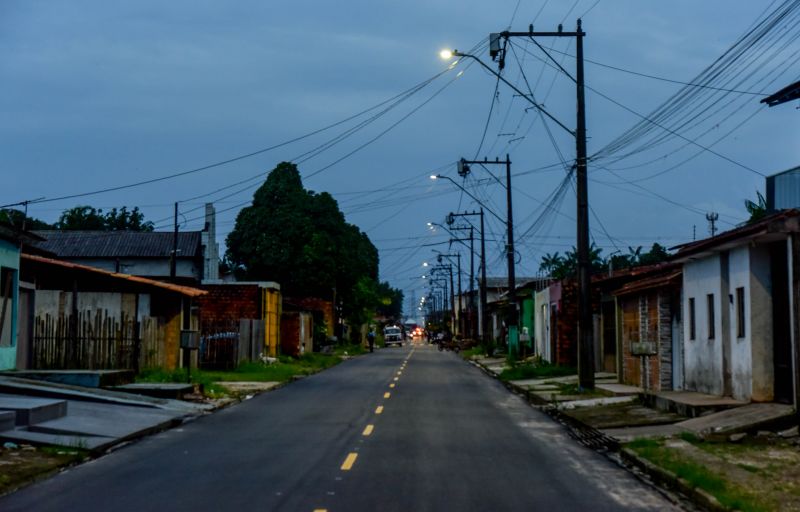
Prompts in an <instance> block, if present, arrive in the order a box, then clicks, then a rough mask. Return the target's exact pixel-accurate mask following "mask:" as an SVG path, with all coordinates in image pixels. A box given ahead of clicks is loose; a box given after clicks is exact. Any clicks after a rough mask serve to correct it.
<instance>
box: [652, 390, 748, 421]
mask: <svg viewBox="0 0 800 512" xmlns="http://www.w3.org/2000/svg"><path fill="white" fill-rule="evenodd" d="M641 396H642V401H643V402H644V403H645V404H646V405H648V406H649V407H654V408H656V409H659V410H661V411H667V412H674V413H675V414H679V415H681V416H685V417H687V418H699V417H700V416H705V415H706V414H712V413H715V412H719V411H724V410H726V409H732V408H734V407H741V406H743V405H747V402H743V401H741V400H735V399H733V398H730V397H727V396H716V395H708V394H706V393H697V392H695V391H662V392H661V393H656V394H643V395H641Z"/></svg>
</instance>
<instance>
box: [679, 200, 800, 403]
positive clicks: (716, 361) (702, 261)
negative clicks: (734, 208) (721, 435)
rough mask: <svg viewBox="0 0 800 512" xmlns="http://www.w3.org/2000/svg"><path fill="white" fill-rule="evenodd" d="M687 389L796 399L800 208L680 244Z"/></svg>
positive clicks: (761, 398)
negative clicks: (709, 236) (710, 236)
mask: <svg viewBox="0 0 800 512" xmlns="http://www.w3.org/2000/svg"><path fill="white" fill-rule="evenodd" d="M675 261H676V262H679V263H681V264H682V265H683V282H682V285H683V299H682V309H683V319H684V321H683V361H684V368H683V371H684V383H683V385H684V389H687V390H693V391H700V392H704V393H710V394H714V395H724V396H731V397H733V398H736V399H739V400H750V401H757V402H762V401H776V402H784V403H793V404H795V406H796V405H797V395H798V393H797V388H796V387H797V385H798V379H797V357H798V353H799V352H798V338H799V337H800V329H799V328H798V319H800V316H798V312H799V311H798V301H797V297H800V295H798V294H799V293H800V211H798V210H785V211H782V212H779V213H776V214H773V215H769V216H767V217H765V218H764V219H762V220H760V221H758V222H755V223H752V224H748V225H745V226H741V227H738V228H736V229H733V230H730V231H727V232H724V233H721V234H719V235H717V236H715V237H712V238H707V239H705V240H700V241H697V242H694V243H690V244H687V245H684V246H681V247H680V248H679V251H678V252H677V254H676V255H675Z"/></svg>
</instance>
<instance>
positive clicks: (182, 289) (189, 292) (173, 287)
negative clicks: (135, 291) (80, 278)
mask: <svg viewBox="0 0 800 512" xmlns="http://www.w3.org/2000/svg"><path fill="white" fill-rule="evenodd" d="M20 257H21V258H22V259H23V260H28V261H32V262H36V263H40V264H44V265H52V266H57V267H61V268H65V269H73V270H80V271H82V272H92V273H94V274H101V275H105V276H108V277H110V278H112V279H122V280H125V281H131V282H134V283H139V284H143V285H147V286H153V287H156V288H162V289H165V290H169V291H172V292H175V293H179V294H181V295H186V296H188V297H199V296H200V295H206V294H207V293H208V292H207V291H205V290H200V289H198V288H192V287H191V286H181V285H178V284H172V283H164V282H162V281H156V280H154V279H147V278H146V277H139V276H132V275H128V274H119V273H117V272H109V271H108V270H103V269H101V268H95V267H90V266H88V265H80V264H78V263H70V262H68V261H61V260H54V259H52V258H45V257H43V256H35V255H33V254H22V255H20Z"/></svg>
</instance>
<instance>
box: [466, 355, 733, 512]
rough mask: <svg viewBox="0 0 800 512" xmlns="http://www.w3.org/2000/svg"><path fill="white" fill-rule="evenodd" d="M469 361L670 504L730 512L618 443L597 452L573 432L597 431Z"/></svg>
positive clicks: (714, 499)
mask: <svg viewBox="0 0 800 512" xmlns="http://www.w3.org/2000/svg"><path fill="white" fill-rule="evenodd" d="M468 362H469V363H470V364H472V365H473V366H475V367H477V368H479V369H480V370H481V371H483V373H485V374H486V375H488V376H490V377H492V378H494V379H496V380H498V381H500V382H501V383H502V384H503V385H504V386H505V387H506V388H507V389H508V390H509V391H511V392H512V393H514V394H517V395H519V396H521V397H523V398H525V400H526V401H527V402H528V403H529V404H530V405H531V406H533V407H534V408H536V409H538V410H540V411H542V412H544V413H545V414H547V415H548V416H550V417H551V418H552V419H553V421H555V422H556V423H560V424H561V425H563V426H564V427H565V428H566V429H567V431H568V432H569V433H570V435H571V436H572V437H573V438H575V439H576V440H577V441H578V442H579V443H580V444H583V445H584V446H586V447H588V448H590V449H593V450H594V451H596V452H599V453H602V454H604V455H605V456H606V458H608V459H609V460H610V461H612V462H614V463H615V464H617V465H619V466H620V467H622V468H624V469H625V470H627V471H628V472H629V473H631V474H632V475H633V476H635V477H636V478H638V479H639V480H641V481H643V482H644V483H646V484H648V485H651V486H653V487H654V488H656V489H658V490H659V491H660V492H662V493H663V494H664V495H665V496H666V497H667V498H668V499H670V500H671V501H676V499H675V497H674V496H672V495H671V494H670V493H671V492H675V493H678V494H680V495H681V496H683V497H685V498H686V499H687V500H689V501H690V502H691V503H692V504H693V505H695V506H697V507H698V508H700V509H702V510H707V511H709V512H730V509H729V508H727V507H725V506H724V505H722V504H721V503H720V502H719V501H717V499H716V498H715V497H714V496H712V495H710V494H709V493H707V492H706V491H704V490H702V489H697V488H694V487H692V486H691V485H689V482H687V481H686V480H683V479H682V478H679V477H678V476H677V475H675V474H673V473H672V472H670V471H667V470H665V469H663V468H660V467H659V466H656V465H655V464H653V463H652V462H650V461H648V460H645V459H642V458H640V457H639V456H638V455H636V453H634V452H633V451H631V450H629V449H628V448H621V447H620V446H619V444H618V443H616V445H615V446H614V445H612V446H609V447H608V448H609V449H607V450H599V449H597V448H595V447H593V446H591V445H589V444H586V443H585V442H584V441H583V440H582V438H581V437H580V436H579V435H576V434H575V430H576V429H578V430H580V429H583V430H586V431H597V429H595V428H594V427H592V426H591V425H588V424H586V423H584V422H582V421H580V420H578V419H576V418H573V417H572V416H568V418H569V420H568V421H564V416H565V415H564V414H560V411H558V410H557V409H556V408H553V407H548V406H549V405H550V403H549V402H544V403H542V401H541V399H540V398H538V397H536V395H534V394H533V393H531V392H530V391H529V390H527V389H524V388H522V387H521V386H517V385H515V384H513V383H511V382H507V381H502V380H500V376H499V375H497V374H495V373H494V372H491V371H489V369H488V368H486V367H484V366H483V365H482V364H480V363H479V362H477V361H475V360H472V359H470V360H468ZM553 411H555V412H557V413H558V414H555V415H554V414H551V412H553ZM597 432H599V431H597ZM616 453H618V454H619V458H618V457H616V456H615V454H616ZM632 468H635V469H636V470H638V471H633V470H632ZM644 475H646V477H647V478H644V477H643V476H644Z"/></svg>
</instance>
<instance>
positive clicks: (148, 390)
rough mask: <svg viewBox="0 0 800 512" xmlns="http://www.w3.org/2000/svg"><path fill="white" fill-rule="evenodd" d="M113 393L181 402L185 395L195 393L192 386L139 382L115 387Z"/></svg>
mask: <svg viewBox="0 0 800 512" xmlns="http://www.w3.org/2000/svg"><path fill="white" fill-rule="evenodd" d="M106 389H110V390H111V391H121V392H123V393H133V394H135V395H144V396H152V397H155V398H172V399H173V400H180V399H181V398H183V396H184V395H188V394H189V393H191V392H193V391H194V385H192V384H178V383H174V382H137V383H134V384H125V385H123V386H113V387H110V388H106Z"/></svg>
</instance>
